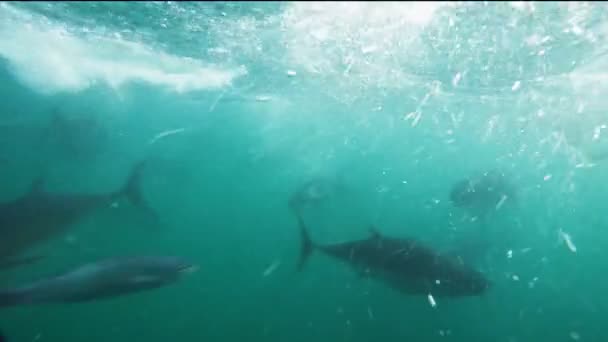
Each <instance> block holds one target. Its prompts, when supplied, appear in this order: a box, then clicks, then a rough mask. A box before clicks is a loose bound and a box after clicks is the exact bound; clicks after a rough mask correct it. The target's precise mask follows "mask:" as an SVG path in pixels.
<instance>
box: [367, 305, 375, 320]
mask: <svg viewBox="0 0 608 342" xmlns="http://www.w3.org/2000/svg"><path fill="white" fill-rule="evenodd" d="M367 316H368V317H369V319H374V312H373V311H372V308H370V307H369V306H368V307H367Z"/></svg>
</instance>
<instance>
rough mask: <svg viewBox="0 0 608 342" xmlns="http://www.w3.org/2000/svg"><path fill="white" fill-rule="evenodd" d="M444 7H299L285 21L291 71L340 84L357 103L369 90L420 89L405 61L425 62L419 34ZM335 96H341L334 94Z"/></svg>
mask: <svg viewBox="0 0 608 342" xmlns="http://www.w3.org/2000/svg"><path fill="white" fill-rule="evenodd" d="M452 5H453V4H451V3H445V2H443V3H442V2H403V3H391V2H376V3H371V2H370V3H366V2H294V3H291V4H290V6H289V7H287V9H286V11H285V12H284V13H283V16H282V23H281V26H282V30H283V39H284V40H285V42H284V43H285V46H287V47H288V51H287V61H288V62H289V65H293V66H298V67H299V68H298V69H299V70H302V71H303V72H308V73H310V74H312V75H313V77H314V78H319V79H321V80H323V79H329V80H331V81H332V82H337V83H338V84H337V86H338V87H337V88H336V90H335V93H338V94H340V95H337V96H338V97H339V98H340V101H342V102H352V101H353V100H355V99H356V98H358V97H359V96H361V94H363V93H365V92H366V90H367V88H369V87H381V88H388V89H391V88H398V89H399V88H403V87H405V86H409V85H412V84H420V80H419V79H418V77H416V76H414V75H412V74H411V73H410V72H409V70H408V68H407V67H404V61H416V60H421V59H422V58H423V56H422V54H423V52H424V49H423V46H424V45H423V44H421V42H420V33H421V32H422V31H423V29H424V28H425V27H426V26H428V25H430V23H431V22H432V20H433V19H434V18H435V17H436V13H437V10H439V9H440V8H442V7H444V6H452ZM332 95H336V94H332Z"/></svg>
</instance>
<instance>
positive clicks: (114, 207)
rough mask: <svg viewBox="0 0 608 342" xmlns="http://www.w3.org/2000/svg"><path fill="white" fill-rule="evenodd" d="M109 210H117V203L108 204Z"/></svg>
mask: <svg viewBox="0 0 608 342" xmlns="http://www.w3.org/2000/svg"><path fill="white" fill-rule="evenodd" d="M110 208H112V209H116V208H118V202H116V201H114V202H112V203H111V204H110Z"/></svg>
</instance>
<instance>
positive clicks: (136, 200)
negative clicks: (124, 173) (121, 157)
mask: <svg viewBox="0 0 608 342" xmlns="http://www.w3.org/2000/svg"><path fill="white" fill-rule="evenodd" d="M145 164H146V162H145V161H140V162H138V163H137V164H136V165H135V166H134V167H133V168H132V169H131V172H130V174H129V179H128V180H127V183H126V184H125V186H124V188H123V189H122V191H121V192H120V194H121V195H124V196H126V197H127V198H128V199H129V202H131V203H132V204H133V205H135V206H137V207H139V208H141V209H143V210H144V211H146V212H147V213H148V214H149V215H150V216H151V217H152V218H153V219H154V220H156V221H158V217H157V215H156V212H155V211H154V210H153V209H152V207H150V206H149V205H148V202H147V201H146V199H145V198H144V196H143V193H142V190H141V175H142V172H143V169H144V166H145Z"/></svg>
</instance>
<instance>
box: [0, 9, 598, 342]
mask: <svg viewBox="0 0 608 342" xmlns="http://www.w3.org/2000/svg"><path fill="white" fill-rule="evenodd" d="M607 15H608V11H606V9H605V7H604V6H603V5H602V4H601V3H576V4H567V3H534V4H533V5H531V4H517V5H511V4H508V3H483V2H477V3H465V4H454V5H438V4H433V3H425V4H408V3H403V4H399V3H393V4H390V3H385V4H372V3H368V4H366V3H328V4H320V3H317V4H309V3H278V2H277V3H272V2H269V3H244V2H243V3H220V2H216V3H202V2H201V3H176V2H168V3H164V2H150V3H126V2H125V3H110V2H104V3H101V2H100V3H86V4H85V3H67V2H66V3H60V2H58V3H1V4H0V59H1V61H2V63H1V69H0V73H1V74H0V78H1V82H0V95H1V98H2V101H0V113H1V117H0V119H1V122H0V123H1V127H2V128H1V131H2V133H1V135H0V141H1V145H0V163H1V164H0V165H2V167H1V168H0V172H1V175H2V177H1V178H0V183H1V186H2V192H1V197H2V200H6V201H8V200H11V199H13V198H16V197H18V196H20V195H21V194H23V193H24V192H25V191H27V189H28V187H29V185H30V184H31V182H32V181H33V179H34V178H36V177H39V176H40V175H44V177H45V181H46V187H47V188H48V189H49V190H52V191H58V192H59V191H66V192H67V191H83V192H96V191H107V190H109V189H115V188H118V187H119V186H120V185H121V184H122V182H123V181H124V180H125V177H126V176H127V173H128V171H129V168H130V167H131V166H132V165H133V164H134V163H135V162H137V161H138V160H142V159H147V160H149V163H148V166H147V168H146V170H145V173H144V176H143V189H144V193H145V196H146V198H147V199H148V200H149V202H150V203H151V205H152V206H153V207H154V208H155V210H156V211H157V212H158V213H159V215H160V216H161V218H162V221H163V224H162V227H155V226H152V225H151V224H150V223H149V222H147V221H146V220H145V218H142V217H141V215H138V214H137V211H136V210H134V209H133V208H132V207H130V205H129V204H128V203H124V205H123V203H121V204H120V205H119V206H118V208H108V209H107V210H100V211H99V212H98V213H96V214H95V215H93V216H92V217H90V218H88V219H86V220H84V221H82V222H79V223H78V224H77V225H76V226H75V227H73V229H72V230H71V231H70V233H69V234H68V235H66V236H62V237H60V238H59V239H57V240H55V241H52V242H49V243H48V244H45V245H43V246H40V249H41V250H42V251H44V253H45V255H47V257H46V259H45V260H43V261H42V262H40V263H39V264H36V265H34V266H31V267H28V268H24V269H21V270H16V271H15V272H12V273H6V274H3V275H2V278H1V279H2V284H3V285H6V286H9V285H14V284H19V283H21V282H25V281H27V280H31V279H35V278H37V277H40V276H44V275H46V274H53V273H55V272H58V271H61V270H66V269H69V268H71V267H75V266H77V265H79V264H81V263H83V262H89V261H95V260H97V259H100V258H103V257H109V256H114V255H136V254H176V255H182V256H184V257H187V258H189V259H191V260H193V261H195V262H196V263H198V264H199V265H200V270H199V272H197V273H196V274H193V275H191V276H189V277H187V278H186V279H184V280H183V281H181V282H179V283H178V284H175V285H173V286H170V287H167V288H163V289H159V290H155V291H151V292H147V293H142V294H137V295H133V296H129V297H124V298H118V299H113V300H108V301H99V302H95V303H89V304H82V305H80V304H79V305H70V306H44V307H27V308H16V309H6V310H3V311H2V312H1V313H0V319H1V321H0V323H2V327H1V328H2V329H3V330H4V332H5V334H6V335H7V336H8V337H9V339H10V340H11V341H34V340H39V341H83V340H86V341H108V340H112V341H132V340H141V341H144V340H145V341H169V340H171V341H195V340H204V341H242V340H254V341H256V340H263V341H285V340H290V341H293V342H295V341H311V340H318V341H369V340H372V339H374V340H381V339H383V340H391V341H392V340H411V341H422V340H425V341H442V340H445V339H449V340H454V341H509V342H514V341H537V340H548V341H569V340H573V339H575V338H580V339H582V340H585V341H602V340H604V339H605V332H604V331H603V329H602V328H603V326H604V322H605V317H606V311H607V309H608V301H607V299H606V296H605V289H606V288H607V285H608V284H607V283H606V279H607V278H606V277H605V276H604V275H605V271H606V270H607V269H608V268H607V266H606V256H605V255H606V254H605V251H604V249H605V246H606V245H607V244H608V234H606V232H605V227H606V224H607V222H606V219H605V212H606V204H605V203H606V190H607V188H606V185H605V182H604V181H603V175H604V174H605V171H606V166H605V165H603V162H602V160H600V159H596V160H595V161H594V160H593V156H594V155H599V154H601V153H602V151H605V150H606V149H607V148H608V145H606V141H605V140H606V138H605V134H602V133H603V130H604V126H602V125H604V124H605V123H606V121H608V120H607V119H608V117H607V114H606V109H607V107H608V106H607V103H606V101H605V98H606V96H605V95H604V94H605V93H606V92H607V91H608V87H607V86H608V78H607V77H608V76H607V74H605V72H606V66H607V65H608V64H607V62H608V61H607V60H606V57H605V51H604V50H605V46H607V45H606V37H607V33H608V27H607V26H606V24H605V23H606V19H607V18H606V17H607ZM293 72H295V75H294V74H293ZM57 110H58V111H60V112H61V113H63V114H66V115H69V116H70V117H75V118H83V117H86V118H93V119H94V120H95V121H94V122H95V123H96V125H97V127H96V128H97V129H101V130H102V131H103V132H104V134H102V135H100V136H96V135H94V134H92V133H88V131H83V132H84V133H82V132H81V133H82V134H81V135H80V136H79V137H77V138H74V139H76V140H75V144H76V145H77V146H78V147H82V149H83V150H84V151H85V152H84V153H81V154H78V155H75V154H73V153H70V152H69V150H66V148H65V145H61V144H59V143H57V140H54V143H53V142H51V143H49V142H48V140H44V139H43V138H41V137H44V134H45V132H47V131H46V129H47V127H49V126H48V125H49V122H50V120H51V115H52V113H53V111H57ZM410 113H414V114H412V115H410ZM417 116H418V119H416V117H417ZM181 128H183V129H184V131H183V132H181V133H177V134H174V135H171V136H167V137H165V138H163V139H159V140H157V141H156V142H154V143H153V144H151V143H150V141H151V139H153V138H154V137H155V136H156V135H157V134H159V133H161V132H164V131H167V130H173V129H181ZM490 168H501V169H503V170H506V171H507V172H508V173H509V174H510V175H511V176H512V177H513V179H514V180H515V182H516V184H517V187H518V189H519V203H518V204H519V205H518V206H517V207H516V208H505V210H504V211H502V212H500V214H499V215H495V217H493V219H492V221H491V226H492V230H491V232H492V234H493V235H492V236H490V237H489V238H490V239H491V240H492V241H494V242H495V250H494V251H493V253H492V254H491V256H490V257H488V259H487V260H483V261H481V260H480V261H479V267H481V268H483V269H484V271H485V272H486V273H487V274H488V276H489V277H490V278H491V279H492V280H493V281H494V282H495V286H494V287H493V288H492V290H491V291H490V292H488V293H487V294H485V295H484V296H482V297H480V298H464V299H456V300H445V301H441V300H438V303H437V306H436V307H434V308H433V307H431V305H429V303H428V301H427V299H426V298H425V297H408V296H403V295H401V294H398V293H395V292H393V291H392V290H390V289H388V288H386V287H384V286H383V285H382V284H379V283H376V282H372V281H369V280H366V279H361V278H359V277H357V276H356V275H355V274H354V273H353V272H352V271H351V270H350V269H348V268H347V267H346V266H345V265H342V264H339V263H337V262H335V261H334V260H330V259H327V258H325V257H323V256H320V255H315V256H314V257H313V258H312V259H311V260H310V263H309V264H308V265H307V267H306V270H305V271H304V272H301V273H296V272H295V261H296V260H297V257H298V253H299V240H298V234H297V227H296V223H295V220H294V217H293V215H292V214H291V213H290V212H289V211H288V207H287V200H288V198H289V196H290V195H291V193H292V192H293V191H295V189H296V188H297V187H298V186H299V185H301V184H302V183H303V182H305V181H307V180H309V179H311V178H313V177H319V176H321V177H338V178H339V179H340V180H341V181H343V182H345V183H346V184H347V185H348V188H349V189H350V190H349V192H348V193H338V194H336V196H335V197H333V198H331V199H330V200H329V201H327V202H325V203H323V204H322V205H321V206H319V207H317V208H315V209H314V210H308V211H307V212H306V217H307V222H310V225H311V229H312V230H313V232H312V233H313V236H314V238H315V239H316V240H319V241H325V242H330V241H336V240H346V239H354V238H360V237H363V236H365V234H367V227H368V226H369V225H370V224H374V225H376V226H377V227H380V229H381V230H382V231H383V232H385V233H386V234H392V235H396V236H413V237H416V238H418V239H421V240H423V241H425V242H427V243H428V244H429V245H431V246H434V247H435V248H438V249H443V248H449V247H454V246H457V245H458V244H459V243H461V241H463V240H466V239H474V238H475V237H476V235H475V234H476V232H477V231H476V230H475V229H476V225H475V223H474V222H471V221H469V220H467V219H464V218H463V217H464V216H463V212H462V211H461V210H459V209H457V208H454V207H452V205H451V204H450V203H449V201H448V192H449V189H450V187H451V185H452V184H453V183H454V182H456V181H458V180H460V179H462V178H464V177H468V176H470V175H474V174H478V173H480V172H483V171H484V170H487V169H490ZM560 229H561V230H562V231H564V232H567V233H568V234H569V235H570V236H571V237H572V241H573V242H574V243H575V245H576V247H577V250H576V253H574V252H572V251H571V250H569V249H568V248H567V246H566V244H565V243H564V242H563V241H562V240H560V235H559V232H560ZM509 250H511V251H512V257H511V258H509V257H508V254H507V253H508V251H509ZM273 265H274V267H271V266H273ZM269 267H271V268H270V269H269ZM514 275H515V276H517V277H516V279H518V280H515V279H514ZM442 335H443V336H442Z"/></svg>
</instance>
